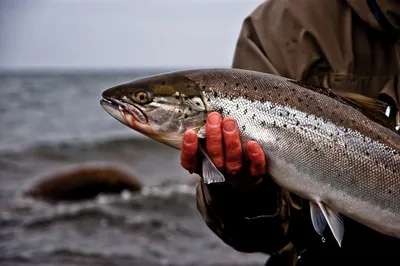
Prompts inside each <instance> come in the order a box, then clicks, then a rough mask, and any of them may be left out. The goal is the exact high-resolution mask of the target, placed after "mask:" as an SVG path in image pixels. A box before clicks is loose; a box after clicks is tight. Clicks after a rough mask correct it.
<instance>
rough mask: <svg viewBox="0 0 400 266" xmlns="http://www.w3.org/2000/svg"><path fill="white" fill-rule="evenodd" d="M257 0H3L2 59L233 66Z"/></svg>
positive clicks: (2, 62) (30, 63)
mask: <svg viewBox="0 0 400 266" xmlns="http://www.w3.org/2000/svg"><path fill="white" fill-rule="evenodd" d="M261 2H262V1H261V0H232V1H229V0H197V1H196V0H180V1H179V0H158V1H157V0H143V1H138V0H57V1H56V0H53V1H52V0H25V1H22V0H0V67H2V68H4V67H7V68H9V67H12V68H19V67H46V68H47V67H63V68H65V67H67V68H74V67H78V68H84V67H96V68H99V67H105V68H113V67H116V68H120V67H122V68H123V67H154V66H156V67H182V66H184V67H188V66H200V67H208V66H230V64H231V61H232V56H233V52H234V47H235V44H236V40H237V37H238V34H239V31H240V27H241V24H242V21H243V19H244V18H245V17H246V16H247V15H248V14H249V13H250V12H251V11H252V10H254V8H255V7H256V6H257V5H259V4H260V3H261Z"/></svg>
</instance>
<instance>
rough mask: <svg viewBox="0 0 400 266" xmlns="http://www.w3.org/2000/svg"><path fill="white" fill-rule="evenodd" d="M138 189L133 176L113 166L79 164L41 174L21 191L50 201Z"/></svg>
mask: <svg viewBox="0 0 400 266" xmlns="http://www.w3.org/2000/svg"><path fill="white" fill-rule="evenodd" d="M141 188H142V184H141V183H140V182H139V181H138V179H137V178H136V177H135V176H133V175H132V174H130V173H129V172H126V171H124V170H122V169H119V168H117V167H113V166H81V167H77V168H73V169H70V170H67V171H62V172H56V173H54V174H52V175H50V176H48V177H45V178H43V179H42V180H40V181H39V182H38V183H37V184H36V185H34V186H33V187H32V188H30V189H29V190H27V191H26V192H25V193H24V194H25V195H27V196H30V197H33V198H37V199H41V200H45V201H50V202H56V201H79V200H86V199H91V198H94V197H96V196H97V195H98V194H100V193H103V194H118V193H120V192H122V191H124V190H127V191H131V192H135V191H140V190H141Z"/></svg>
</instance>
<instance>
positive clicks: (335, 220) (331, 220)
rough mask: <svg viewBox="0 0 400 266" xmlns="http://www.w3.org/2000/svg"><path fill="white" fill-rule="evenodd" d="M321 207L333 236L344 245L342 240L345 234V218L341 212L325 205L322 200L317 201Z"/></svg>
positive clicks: (340, 244)
mask: <svg viewBox="0 0 400 266" xmlns="http://www.w3.org/2000/svg"><path fill="white" fill-rule="evenodd" d="M317 204H318V206H319V208H320V209H321V211H322V213H323V215H324V217H325V219H326V221H327V223H328V225H329V228H330V229H331V231H332V234H333V236H334V237H335V239H336V241H337V242H338V244H339V247H341V246H342V240H343V236H344V223H343V219H342V217H341V216H340V214H339V213H337V212H334V211H332V210H331V209H330V208H329V207H328V206H325V205H324V204H323V203H322V202H317Z"/></svg>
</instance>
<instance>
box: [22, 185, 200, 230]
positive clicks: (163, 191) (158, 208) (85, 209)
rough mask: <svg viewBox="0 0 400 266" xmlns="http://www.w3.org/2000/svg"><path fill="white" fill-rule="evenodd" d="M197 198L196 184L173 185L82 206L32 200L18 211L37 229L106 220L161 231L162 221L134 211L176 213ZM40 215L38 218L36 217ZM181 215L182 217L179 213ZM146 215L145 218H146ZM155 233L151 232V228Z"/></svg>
mask: <svg viewBox="0 0 400 266" xmlns="http://www.w3.org/2000/svg"><path fill="white" fill-rule="evenodd" d="M194 196H195V186H194V184H169V185H160V186H150V187H144V188H143V189H142V190H141V191H140V192H136V193H132V192H129V191H123V192H122V193H121V194H119V195H107V194H100V195H99V196H97V197H96V198H95V199H92V200H86V201H81V202H72V203H69V202H60V203H57V204H47V203H45V202H42V201H38V200H34V199H31V198H21V199H20V200H19V201H18V203H17V206H16V207H15V209H17V210H18V209H20V210H23V211H24V212H25V213H26V212H27V210H29V213H30V214H31V215H29V217H27V218H26V219H24V222H23V224H22V225H23V226H24V227H27V228H37V227H43V226H48V225H49V224H52V223H56V222H59V221H72V220H77V219H85V218H90V219H103V220H105V221H107V223H111V224H123V225H126V226H129V227H141V226H144V225H146V226H150V227H159V226H161V225H162V224H163V219H162V218H161V217H159V218H157V217H146V214H145V213H143V214H142V215H134V216H132V213H131V212H132V211H136V212H141V211H142V210H145V211H146V212H162V211H163V210H167V209H168V210H169V211H171V209H172V211H174V209H179V208H178V207H179V206H181V207H182V205H186V204H188V202H192V201H193V200H194ZM35 213H36V215H35ZM175 214H178V215H179V213H175ZM143 215H144V216H143ZM149 229H151V228H149Z"/></svg>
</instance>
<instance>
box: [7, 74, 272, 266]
mask: <svg viewBox="0 0 400 266" xmlns="http://www.w3.org/2000/svg"><path fill="white" fill-rule="evenodd" d="M160 71H163V70H159V71H137V72H134V71H132V72H130V73H123V74H117V73H111V72H109V73H106V72H102V73H100V72H99V73H13V74H11V73H9V74H5V73H3V74H0V114H1V115H0V264H1V265H70V266H72V265H96V266H100V265H263V263H265V260H266V256H264V255H260V254H250V255H246V254H242V253H238V252H236V251H235V250H233V249H232V248H230V247H229V246H227V245H225V244H224V243H223V242H222V241H221V240H220V239H219V238H217V237H216V236H215V235H214V234H213V233H212V232H211V231H210V230H209V229H208V228H207V227H206V225H205V224H204V222H203V220H202V218H201V216H200V215H199V214H198V212H197V209H196V203H195V194H194V191H195V189H194V182H193V177H190V176H189V175H188V174H187V173H186V171H184V170H183V169H181V167H180V164H179V153H178V151H176V150H173V149H172V148H169V147H167V146H164V145H162V144H159V143H156V142H154V141H152V140H149V139H147V138H145V137H143V136H141V135H139V134H137V133H136V132H134V131H132V130H130V129H128V128H127V127H125V126H123V125H122V124H120V123H119V122H118V121H116V120H115V119H114V118H112V117H111V116H109V115H108V114H107V113H106V112H105V111H104V110H103V109H102V108H101V106H100V104H99V100H100V94H101V92H102V91H103V90H104V89H105V88H107V87H109V86H112V85H115V84H117V83H121V82H125V81H128V80H131V79H134V78H137V77H140V76H146V75H149V74H155V73H157V72H160ZM97 162H107V163H115V164H118V165H121V166H122V167H125V168H128V169H130V170H131V171H133V172H134V173H135V174H136V175H137V176H138V178H139V179H140V180H141V181H142V182H143V183H144V184H145V188H144V189H143V191H142V192H141V193H138V194H129V193H122V195H116V196H104V195H100V196H99V197H97V198H96V199H93V200H88V201H84V202H79V203H59V204H56V205H50V204H46V203H44V202H40V201H35V200H32V199H28V198H24V197H22V196H21V192H22V191H23V190H24V189H26V188H27V187H29V186H30V185H32V184H33V183H35V182H36V181H37V180H38V178H40V177H41V176H43V175H45V174H47V173H50V172H54V171H57V170H59V169H65V168H67V167H71V166H77V165H80V164H86V163H97ZM155 165H156V167H155Z"/></svg>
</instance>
